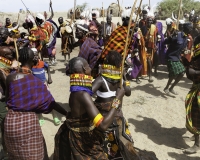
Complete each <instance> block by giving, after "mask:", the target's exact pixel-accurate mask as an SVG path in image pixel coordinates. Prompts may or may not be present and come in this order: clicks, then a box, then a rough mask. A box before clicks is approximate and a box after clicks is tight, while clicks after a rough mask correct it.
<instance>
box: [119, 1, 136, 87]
mask: <svg viewBox="0 0 200 160" xmlns="http://www.w3.org/2000/svg"><path fill="white" fill-rule="evenodd" d="M136 3H137V0H135V2H134V4H133V7H132V10H131V15H130V19H129V24H128V31H127V36H126V43H125V48H124V55H123V60H122V69H121V73H122V74H121V79H120V88H122V85H123V84H122V81H123V72H124V61H125V57H126V53H127V48H128V41H129V34H130V28H131V23H132V17H133V13H134V12H135V5H136Z"/></svg>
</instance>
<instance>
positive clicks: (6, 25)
mask: <svg viewBox="0 0 200 160" xmlns="http://www.w3.org/2000/svg"><path fill="white" fill-rule="evenodd" d="M12 27H13V26H12V23H11V20H10V18H6V22H5V28H12Z"/></svg>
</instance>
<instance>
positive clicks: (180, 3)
mask: <svg viewBox="0 0 200 160" xmlns="http://www.w3.org/2000/svg"><path fill="white" fill-rule="evenodd" d="M181 5H182V0H179V10H178V19H177V29H179V20H180V13H181Z"/></svg>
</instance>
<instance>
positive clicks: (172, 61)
mask: <svg viewBox="0 0 200 160" xmlns="http://www.w3.org/2000/svg"><path fill="white" fill-rule="evenodd" d="M187 32H188V31H187ZM165 43H166V44H168V50H167V53H166V61H167V68H168V72H169V79H168V82H167V85H166V87H165V88H164V92H165V93H166V94H167V95H169V96H172V95H177V94H178V93H177V92H175V91H174V87H175V86H176V85H177V84H178V82H179V81H180V80H181V79H182V77H183V75H184V73H185V68H184V66H183V64H182V63H181V62H180V56H181V54H182V52H183V50H184V49H185V48H186V46H187V36H185V33H184V32H183V31H175V32H174V34H173V35H171V36H170V37H169V38H168V39H166V40H165ZM173 80H175V81H174V83H173V84H171V83H172V81H173ZM170 85H171V86H170ZM171 94H172V95H171Z"/></svg>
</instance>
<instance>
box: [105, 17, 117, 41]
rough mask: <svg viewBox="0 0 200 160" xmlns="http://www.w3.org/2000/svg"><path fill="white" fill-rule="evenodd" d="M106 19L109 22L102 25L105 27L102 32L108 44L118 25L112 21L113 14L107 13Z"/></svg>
mask: <svg viewBox="0 0 200 160" xmlns="http://www.w3.org/2000/svg"><path fill="white" fill-rule="evenodd" d="M106 21H107V22H106V23H105V24H103V25H102V26H103V29H102V33H101V35H103V36H104V44H106V41H107V39H108V37H109V36H110V35H111V33H112V32H113V31H114V30H115V29H116V25H115V24H114V23H113V22H112V16H111V15H107V17H106Z"/></svg>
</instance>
